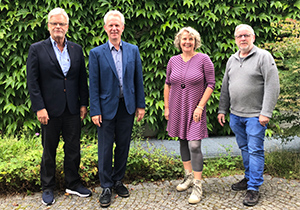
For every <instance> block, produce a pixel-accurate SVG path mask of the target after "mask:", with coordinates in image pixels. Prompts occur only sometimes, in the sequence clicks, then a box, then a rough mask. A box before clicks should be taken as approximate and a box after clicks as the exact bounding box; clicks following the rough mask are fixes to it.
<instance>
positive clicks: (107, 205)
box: [100, 203, 110, 208]
mask: <svg viewBox="0 0 300 210" xmlns="http://www.w3.org/2000/svg"><path fill="white" fill-rule="evenodd" d="M109 205H110V203H105V204H102V203H100V206H101V207H104V208H106V207H109Z"/></svg>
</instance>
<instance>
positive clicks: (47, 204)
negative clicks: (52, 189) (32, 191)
mask: <svg viewBox="0 0 300 210" xmlns="http://www.w3.org/2000/svg"><path fill="white" fill-rule="evenodd" d="M54 203H55V199H53V201H52V203H46V202H44V201H43V199H42V204H44V205H45V206H50V205H52V204H54Z"/></svg>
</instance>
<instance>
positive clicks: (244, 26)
mask: <svg viewBox="0 0 300 210" xmlns="http://www.w3.org/2000/svg"><path fill="white" fill-rule="evenodd" d="M240 28H247V29H248V30H249V31H250V32H251V34H252V35H255V33H254V30H253V28H252V27H251V26H249V25H247V24H240V25H238V26H237V27H235V30H234V36H236V32H237V31H238V30H239V29H240Z"/></svg>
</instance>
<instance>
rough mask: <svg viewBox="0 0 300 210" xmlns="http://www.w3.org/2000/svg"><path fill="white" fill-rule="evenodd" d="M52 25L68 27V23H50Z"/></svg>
mask: <svg viewBox="0 0 300 210" xmlns="http://www.w3.org/2000/svg"><path fill="white" fill-rule="evenodd" d="M49 24H50V25H52V26H57V25H58V26H66V25H68V23H56V22H49Z"/></svg>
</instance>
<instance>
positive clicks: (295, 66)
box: [262, 18, 300, 139]
mask: <svg viewBox="0 0 300 210" xmlns="http://www.w3.org/2000/svg"><path fill="white" fill-rule="evenodd" d="M272 27H273V28H274V30H276V31H277V38H276V42H271V43H265V44H264V45H262V47H263V48H265V49H267V50H268V51H270V52H271V53H272V54H273V56H274V58H275V61H276V64H277V67H278V70H279V78H280V96H279V99H278V103H277V105H276V110H275V117H274V120H273V121H272V123H273V124H271V125H273V127H276V129H273V130H277V134H279V135H281V137H287V136H294V135H300V132H299V131H300V129H299V128H300V124H299V117H300V115H299V114H300V85H299V76H300V37H299V32H300V22H299V21H297V20H294V19H290V18H288V19H285V20H280V21H278V22H274V23H272ZM284 125H285V126H284ZM284 139H285V138H284Z"/></svg>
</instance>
